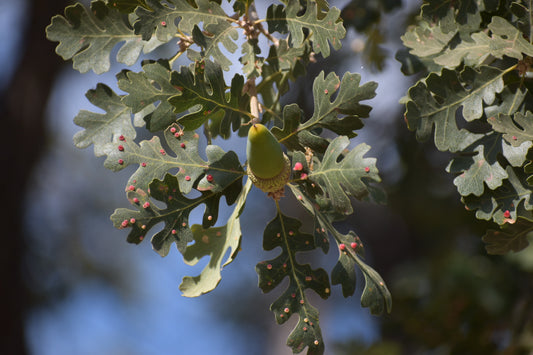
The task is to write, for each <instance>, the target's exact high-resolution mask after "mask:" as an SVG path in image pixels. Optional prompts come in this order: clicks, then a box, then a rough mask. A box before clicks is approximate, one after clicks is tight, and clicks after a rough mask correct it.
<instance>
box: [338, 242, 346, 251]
mask: <svg viewBox="0 0 533 355" xmlns="http://www.w3.org/2000/svg"><path fill="white" fill-rule="evenodd" d="M339 249H340V250H342V251H344V250H346V245H345V244H344V243H340V244H339Z"/></svg>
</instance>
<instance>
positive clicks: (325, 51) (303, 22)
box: [267, 0, 346, 57]
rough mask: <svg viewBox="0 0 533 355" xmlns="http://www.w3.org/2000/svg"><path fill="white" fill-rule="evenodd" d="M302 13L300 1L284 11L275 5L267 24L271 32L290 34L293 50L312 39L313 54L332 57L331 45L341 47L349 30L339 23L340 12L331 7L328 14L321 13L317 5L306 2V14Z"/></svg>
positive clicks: (291, 1)
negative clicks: (305, 32) (307, 33)
mask: <svg viewBox="0 0 533 355" xmlns="http://www.w3.org/2000/svg"><path fill="white" fill-rule="evenodd" d="M299 13H300V2H299V1H298V0H289V2H288V5H287V7H286V8H285V9H283V7H282V6H280V5H278V6H276V5H272V6H271V7H269V9H268V11H267V21H268V24H269V30H270V32H274V31H278V32H280V33H285V32H287V31H289V32H290V34H291V39H292V44H293V46H294V47H300V46H301V45H302V43H303V42H304V41H305V40H311V42H312V44H313V51H314V52H315V53H317V54H319V53H322V56H324V57H328V56H329V55H330V48H329V45H330V43H331V45H332V46H333V48H334V49H335V50H339V49H340V48H341V46H342V44H341V39H343V38H344V36H345V35H346V30H345V29H344V26H343V25H342V21H340V18H339V16H340V10H339V9H337V8H336V7H332V8H330V9H329V11H327V13H325V14H324V13H323V12H321V13H320V17H319V13H318V6H317V2H315V1H312V0H307V5H306V8H305V12H304V13H303V14H301V16H298V14H299ZM304 29H307V30H309V32H310V34H309V37H308V38H305V36H304Z"/></svg>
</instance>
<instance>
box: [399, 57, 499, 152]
mask: <svg viewBox="0 0 533 355" xmlns="http://www.w3.org/2000/svg"><path fill="white" fill-rule="evenodd" d="M509 70H510V69H508V70H504V71H502V70H499V69H497V68H493V67H487V66H482V67H480V68H479V71H478V70H474V69H471V68H469V67H467V68H465V70H464V71H463V72H462V73H461V74H460V76H459V75H458V74H457V73H455V72H454V71H450V70H447V69H444V70H443V71H442V73H441V75H438V74H435V73H432V74H430V75H429V76H428V77H427V78H426V79H425V82H424V81H419V82H418V83H417V84H416V85H415V86H413V87H411V88H410V89H409V101H408V102H407V105H406V106H407V112H406V114H405V117H406V120H407V123H408V126H409V129H411V130H416V136H417V138H418V139H419V140H427V139H428V138H429V137H430V136H431V133H432V130H433V126H434V127H435V132H434V139H435V145H436V146H437V148H438V149H439V150H441V151H446V150H449V151H451V152H456V151H459V150H462V149H464V148H466V147H467V146H469V145H470V144H471V143H472V142H473V141H475V140H477V139H479V138H480V137H481V136H480V135H479V134H474V133H470V132H468V131H467V130H466V129H463V128H459V127H458V125H457V122H456V113H457V111H458V110H459V109H460V108H462V111H461V113H462V118H464V120H465V121H467V122H470V121H473V120H476V119H479V118H481V117H482V115H483V103H485V104H487V105H490V104H492V103H493V101H494V99H495V96H496V94H497V93H500V92H501V91H502V90H503V88H504V84H503V76H504V75H505V74H506V73H507V72H508V71H509Z"/></svg>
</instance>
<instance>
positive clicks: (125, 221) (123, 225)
mask: <svg viewBox="0 0 533 355" xmlns="http://www.w3.org/2000/svg"><path fill="white" fill-rule="evenodd" d="M129 223H130V222H129V221H128V220H127V219H125V220H123V221H122V223H121V224H120V225H121V226H122V227H127V226H128V224H129Z"/></svg>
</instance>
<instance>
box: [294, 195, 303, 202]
mask: <svg viewBox="0 0 533 355" xmlns="http://www.w3.org/2000/svg"><path fill="white" fill-rule="evenodd" d="M296 198H297V199H298V200H300V201H301V200H303V199H304V198H303V197H302V195H298V196H297V197H296Z"/></svg>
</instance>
